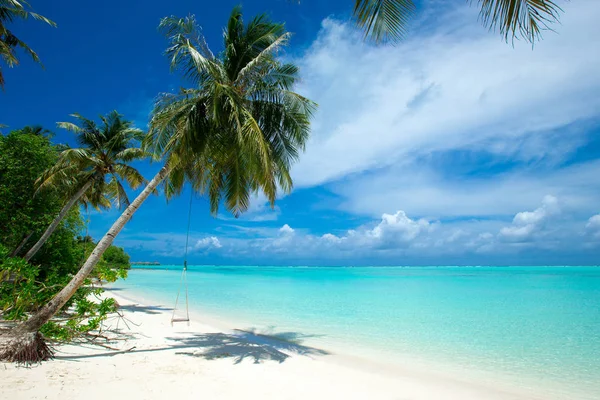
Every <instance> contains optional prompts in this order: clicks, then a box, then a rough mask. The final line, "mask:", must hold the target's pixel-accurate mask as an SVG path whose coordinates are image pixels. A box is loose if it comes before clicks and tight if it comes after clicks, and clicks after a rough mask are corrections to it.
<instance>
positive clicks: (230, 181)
mask: <svg viewBox="0 0 600 400" xmlns="http://www.w3.org/2000/svg"><path fill="white" fill-rule="evenodd" d="M160 29H162V30H163V31H164V32H165V33H166V35H167V36H168V38H169V40H170V47H169V48H168V49H167V55H168V56H169V57H170V59H171V67H172V69H173V70H179V71H182V72H183V73H184V75H185V77H186V78H187V79H188V80H189V82H190V83H191V84H193V87H192V88H189V89H184V90H181V92H179V93H178V94H165V95H163V96H162V97H160V98H159V100H158V101H157V104H156V106H155V110H154V113H153V117H152V120H151V125H150V132H149V136H148V139H147V142H146V143H147V144H148V147H149V148H150V149H151V150H152V151H153V152H154V153H155V154H156V155H157V156H161V157H164V158H165V160H166V163H165V165H164V166H163V168H161V170H160V171H159V172H158V173H157V174H156V176H155V177H154V178H153V179H152V180H151V181H150V183H149V184H148V185H147V186H146V188H145V189H144V190H143V191H142V192H141V193H140V194H139V195H138V197H137V198H136V199H135V200H134V201H133V202H132V203H131V204H130V205H129V206H128V207H127V209H125V211H124V212H123V214H122V215H121V216H120V217H119V219H117V221H116V222H115V223H114V224H113V226H112V227H111V228H110V229H109V231H108V232H107V233H106V235H105V236H104V237H103V238H102V239H101V240H100V241H99V242H98V244H97V245H96V247H95V249H94V250H93V251H92V253H91V255H90V256H89V258H88V259H87V261H86V262H85V264H84V265H83V266H82V268H81V269H80V270H79V272H78V273H77V274H76V275H75V276H74V277H73V279H72V280H71V282H70V283H69V284H68V285H67V286H66V287H65V288H64V289H62V290H61V291H60V292H59V293H58V294H57V295H56V296H55V297H54V298H53V299H52V300H51V301H50V302H49V303H48V304H46V305H45V306H44V307H43V308H42V309H41V310H40V311H38V312H37V313H36V314H35V315H33V316H32V317H31V318H29V319H28V320H27V321H25V322H23V323H21V324H19V325H17V326H16V327H15V328H13V330H12V331H11V333H10V335H12V339H11V340H10V341H9V343H8V344H5V346H4V350H0V359H5V360H13V361H19V360H20V361H32V360H38V359H43V358H44V357H48V356H50V355H51V354H50V353H49V352H48V349H47V347H46V346H45V344H44V343H43V338H42V337H41V335H40V334H39V333H37V332H38V330H39V329H40V327H41V326H42V325H43V324H44V323H46V322H47V321H48V320H49V319H50V318H51V317H52V316H53V315H54V314H55V313H56V312H58V311H59V310H60V309H61V307H63V305H64V304H65V303H66V302H67V301H68V300H69V298H70V297H71V296H72V295H73V294H74V293H75V291H76V290H77V288H78V287H79V286H81V285H82V284H83V283H84V281H85V278H86V277H87V275H88V274H89V273H90V272H91V271H92V270H93V268H94V267H95V265H96V263H97V262H98V260H99V259H100V257H101V256H102V254H103V252H104V251H105V250H106V249H107V248H108V246H110V245H111V244H112V242H113V240H114V239H115V237H116V236H117V235H118V234H119V232H120V231H121V229H123V227H124V226H125V224H126V223H127V222H128V221H129V220H130V219H131V217H132V215H133V214H134V213H135V212H136V211H137V209H138V208H139V207H140V206H141V204H142V203H143V202H144V200H146V198H147V197H148V196H149V195H150V193H152V192H154V191H155V190H156V188H158V186H159V185H160V184H161V182H163V181H165V179H166V182H165V185H164V187H165V193H166V195H167V196H173V195H176V194H178V193H180V191H181V190H182V188H183V186H184V184H185V182H190V183H191V184H192V187H193V189H194V190H196V191H198V192H199V193H202V194H206V195H208V197H209V199H210V204H211V210H212V211H213V212H216V211H217V209H218V207H219V204H220V203H221V201H223V203H224V205H225V207H226V208H227V209H229V210H230V211H232V212H233V213H234V214H238V213H241V212H243V211H245V210H246V209H247V208H248V205H249V198H250V195H251V194H252V193H253V192H255V191H257V190H262V191H264V192H265V194H266V195H267V197H268V198H269V200H270V201H271V203H274V201H275V199H276V195H277V189H278V187H279V188H281V189H282V190H284V191H289V190H291V187H292V180H291V177H290V173H289V170H290V166H291V164H292V162H293V161H295V160H296V159H297V157H298V155H299V152H300V150H303V149H304V145H305V143H306V140H307V138H308V135H309V128H310V118H311V115H312V113H313V111H314V109H315V104H314V103H312V102H311V101H309V100H307V99H306V98H304V97H302V96H300V95H298V94H297V93H295V92H293V91H292V90H293V87H294V84H295V83H296V81H297V79H298V69H297V67H296V66H294V65H292V64H285V63H281V62H280V61H279V60H278V59H277V51H278V50H279V49H280V48H281V47H282V46H284V45H286V44H287V42H288V39H289V36H290V35H289V33H287V32H286V31H285V29H284V25H283V24H277V23H273V22H271V21H269V20H268V19H267V17H266V16H264V15H261V16H258V17H255V18H254V19H252V20H251V21H250V22H249V23H248V24H244V23H243V20H242V12H241V9H240V8H239V7H236V8H234V9H233V11H232V13H231V16H230V18H229V21H228V24H227V27H226V29H225V34H224V39H225V40H224V47H225V49H224V51H223V52H222V53H221V54H219V56H214V55H213V53H212V52H211V51H210V50H209V49H208V46H207V45H206V42H205V40H204V38H203V36H202V35H201V34H200V31H199V28H198V27H197V25H196V21H195V19H194V17H193V16H190V17H187V18H175V17H168V18H164V19H163V20H162V21H161V24H160ZM167 178H168V179H167Z"/></svg>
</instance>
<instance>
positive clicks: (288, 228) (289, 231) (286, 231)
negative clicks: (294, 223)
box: [279, 224, 294, 235]
mask: <svg viewBox="0 0 600 400" xmlns="http://www.w3.org/2000/svg"><path fill="white" fill-rule="evenodd" d="M279 233H281V234H282V235H291V234H293V233H294V229H293V228H292V227H291V226H289V225H288V224H285V225H283V226H282V227H281V228H279Z"/></svg>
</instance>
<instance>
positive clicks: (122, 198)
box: [24, 111, 147, 261]
mask: <svg viewBox="0 0 600 400" xmlns="http://www.w3.org/2000/svg"><path fill="white" fill-rule="evenodd" d="M72 116H73V117H75V118H76V119H78V120H79V121H80V125H81V126H80V125H76V124H74V123H71V122H59V123H58V126H59V127H61V128H65V129H67V130H69V131H71V132H74V133H75V134H77V142H78V143H79V145H80V146H81V147H80V148H76V149H73V148H67V149H65V150H63V151H62V152H61V153H60V155H59V158H58V162H57V163H56V164H55V165H54V166H53V167H52V168H50V169H49V170H47V171H46V172H45V173H44V174H43V175H42V176H41V177H40V178H39V179H38V182H37V183H38V187H39V188H38V190H40V189H45V188H53V189H56V188H60V189H61V191H62V192H64V193H65V194H66V198H67V202H66V203H65V205H64V206H63V208H62V209H61V210H60V212H59V213H58V215H57V216H56V218H54V220H53V221H52V223H51V224H50V225H49V226H48V228H47V229H46V231H45V232H44V233H43V234H42V236H41V237H40V239H39V240H38V241H37V243H36V244H35V245H34V246H33V247H32V248H31V249H30V250H29V251H28V252H27V254H25V257H24V258H25V260H26V261H29V260H30V259H31V258H32V257H33V256H34V255H35V254H36V253H37V252H38V250H39V249H41V248H42V246H43V245H44V243H46V241H47V240H48V238H49V237H50V235H52V233H53V232H54V231H55V230H56V228H57V227H58V225H59V224H60V222H61V221H62V220H63V218H64V217H65V216H66V215H67V213H68V212H69V210H70V209H71V208H73V206H74V205H75V204H77V203H78V202H80V203H82V204H84V205H85V206H87V205H88V204H91V205H92V206H94V207H96V208H107V207H109V206H110V202H109V201H108V200H107V198H106V195H108V196H109V197H110V198H112V199H114V202H115V204H116V205H117V207H119V208H124V207H126V206H128V205H129V199H128V197H127V193H126V192H125V189H124V188H123V185H122V184H121V182H120V180H123V181H125V182H127V184H128V185H129V186H130V187H131V188H133V189H136V188H137V187H139V186H140V185H141V184H143V183H146V182H147V181H146V180H145V179H144V177H142V175H141V174H140V173H139V172H138V170H137V169H135V168H134V167H132V166H131V165H129V164H128V163H129V162H131V161H133V160H138V159H141V158H144V157H145V156H146V154H147V153H146V152H145V151H144V150H142V149H141V148H139V147H135V143H136V142H137V143H140V142H141V140H142V138H143V136H144V132H143V131H142V130H140V129H136V128H134V127H133V123H132V122H131V121H126V120H124V119H123V117H122V115H120V114H119V113H117V112H116V111H112V112H111V113H109V114H108V115H107V116H101V117H100V120H101V124H100V126H97V125H96V123H95V122H94V121H91V120H89V119H87V118H84V117H82V116H81V115H79V114H73V115H72ZM107 177H108V178H109V179H108V181H107Z"/></svg>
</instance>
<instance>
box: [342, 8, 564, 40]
mask: <svg viewBox="0 0 600 400" xmlns="http://www.w3.org/2000/svg"><path fill="white" fill-rule="evenodd" d="M468 2H469V3H475V2H476V3H477V5H478V6H479V7H480V10H481V11H480V13H479V17H480V20H481V22H482V23H483V25H484V26H485V27H488V28H490V29H491V30H498V31H499V32H500V34H501V35H502V36H503V38H504V39H505V40H506V41H508V40H511V39H520V38H522V39H524V40H526V41H528V42H531V43H534V42H535V41H536V40H538V39H539V38H540V35H541V33H542V31H543V30H547V29H550V25H551V24H552V23H555V22H557V21H558V18H559V14H560V12H561V11H562V10H561V8H560V7H559V6H558V5H557V4H556V3H555V2H554V1H552V0H468ZM415 10H416V7H415V2H414V0H355V3H354V17H355V18H356V23H357V25H358V26H359V27H360V28H361V29H362V30H363V31H364V32H365V37H367V38H369V39H372V40H373V41H375V42H377V43H380V42H386V41H392V42H397V41H398V40H400V39H402V37H403V36H404V35H405V34H406V28H407V25H408V22H409V21H410V19H411V17H412V16H413V14H414V13H415Z"/></svg>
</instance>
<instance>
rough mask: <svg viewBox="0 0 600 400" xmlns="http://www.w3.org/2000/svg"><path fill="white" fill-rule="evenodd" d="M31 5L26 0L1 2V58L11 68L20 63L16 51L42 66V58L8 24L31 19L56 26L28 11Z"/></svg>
mask: <svg viewBox="0 0 600 400" xmlns="http://www.w3.org/2000/svg"><path fill="white" fill-rule="evenodd" d="M28 8H29V4H28V3H27V2H26V1H24V0H0V56H1V57H2V59H3V60H4V62H5V63H6V64H8V66H9V67H13V66H15V65H17V64H18V63H19V59H18V57H17V53H16V50H17V49H19V48H20V49H21V50H23V51H25V52H26V53H28V54H29V55H30V56H31V58H33V61H35V62H37V63H39V64H41V61H40V58H39V57H38V55H37V54H36V52H35V51H33V50H32V49H31V48H30V47H29V46H28V45H27V44H26V43H25V42H23V41H22V40H21V39H19V38H18V37H17V36H16V35H15V34H14V33H13V32H12V31H10V30H9V29H8V28H7V26H6V25H7V24H9V23H11V22H14V21H15V20H17V19H27V18H29V17H31V18H34V19H37V20H39V21H43V22H45V23H47V24H48V25H50V26H56V24H55V23H54V22H53V21H51V20H49V19H48V18H46V17H44V16H41V15H39V14H36V13H34V12H31V11H28ZM0 87H2V88H4V77H3V75H2V69H1V68H0Z"/></svg>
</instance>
